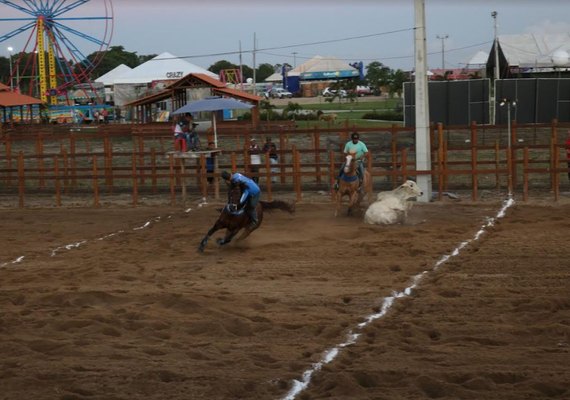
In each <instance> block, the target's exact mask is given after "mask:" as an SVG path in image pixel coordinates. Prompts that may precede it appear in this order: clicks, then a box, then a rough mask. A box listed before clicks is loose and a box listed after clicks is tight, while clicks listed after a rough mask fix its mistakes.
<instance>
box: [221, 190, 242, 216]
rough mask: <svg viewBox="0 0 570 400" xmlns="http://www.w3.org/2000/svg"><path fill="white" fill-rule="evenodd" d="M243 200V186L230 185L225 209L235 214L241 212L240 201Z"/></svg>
mask: <svg viewBox="0 0 570 400" xmlns="http://www.w3.org/2000/svg"><path fill="white" fill-rule="evenodd" d="M240 199H241V186H240V185H239V184H235V183H230V184H229V189H228V203H227V204H226V207H225V209H226V210H227V211H229V212H230V213H232V214H234V213H237V212H239V211H240V209H239V205H240V204H239V201H240Z"/></svg>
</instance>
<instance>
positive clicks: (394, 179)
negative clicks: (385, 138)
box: [390, 124, 398, 189]
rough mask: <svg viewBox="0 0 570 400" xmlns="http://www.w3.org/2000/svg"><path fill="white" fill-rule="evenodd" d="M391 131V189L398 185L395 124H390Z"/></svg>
mask: <svg viewBox="0 0 570 400" xmlns="http://www.w3.org/2000/svg"><path fill="white" fill-rule="evenodd" d="M390 133H391V141H390V146H391V151H392V176H391V180H392V189H394V188H396V186H398V178H397V176H396V174H397V173H398V172H397V171H398V131H397V130H396V125H394V124H392V128H391V129H390Z"/></svg>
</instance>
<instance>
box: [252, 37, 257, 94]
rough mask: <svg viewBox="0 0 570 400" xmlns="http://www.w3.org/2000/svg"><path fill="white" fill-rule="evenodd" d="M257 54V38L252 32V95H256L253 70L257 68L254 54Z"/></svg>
mask: <svg viewBox="0 0 570 400" xmlns="http://www.w3.org/2000/svg"><path fill="white" fill-rule="evenodd" d="M256 52H257V37H256V35H255V32H253V94H254V95H256V94H257V82H256V74H255V69H256V68H257V66H256V65H255V53H256Z"/></svg>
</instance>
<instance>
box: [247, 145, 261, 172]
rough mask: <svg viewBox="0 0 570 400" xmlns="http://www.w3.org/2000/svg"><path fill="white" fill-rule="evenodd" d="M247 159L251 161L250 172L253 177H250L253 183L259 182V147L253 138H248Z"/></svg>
mask: <svg viewBox="0 0 570 400" xmlns="http://www.w3.org/2000/svg"><path fill="white" fill-rule="evenodd" d="M248 151H249V160H250V163H251V173H252V175H253V177H252V178H251V179H252V180H253V181H254V182H255V183H258V182H259V166H260V165H261V148H260V147H259V145H258V144H257V141H256V140H255V139H254V138H251V139H250V145H249V149H248Z"/></svg>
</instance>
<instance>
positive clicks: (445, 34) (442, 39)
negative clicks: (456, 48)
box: [436, 33, 449, 74]
mask: <svg viewBox="0 0 570 400" xmlns="http://www.w3.org/2000/svg"><path fill="white" fill-rule="evenodd" d="M448 37H449V35H448V34H447V33H444V34H442V35H436V38H438V39H439V40H441V69H442V70H443V73H444V74H445V39H447V38H448Z"/></svg>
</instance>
